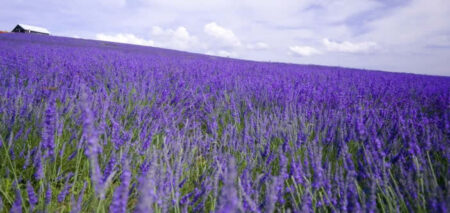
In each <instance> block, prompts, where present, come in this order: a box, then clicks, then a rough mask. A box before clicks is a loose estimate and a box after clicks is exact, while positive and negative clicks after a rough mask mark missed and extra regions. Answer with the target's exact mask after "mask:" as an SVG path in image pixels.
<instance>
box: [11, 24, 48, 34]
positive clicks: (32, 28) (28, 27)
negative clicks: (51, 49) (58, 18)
mask: <svg viewBox="0 0 450 213" xmlns="http://www.w3.org/2000/svg"><path fill="white" fill-rule="evenodd" d="M18 25H19V26H20V27H22V28H23V29H25V30H30V31H35V32H41V33H47V34H50V32H49V31H48V30H47V29H45V28H43V27H36V26H31V25H27V24H18Z"/></svg>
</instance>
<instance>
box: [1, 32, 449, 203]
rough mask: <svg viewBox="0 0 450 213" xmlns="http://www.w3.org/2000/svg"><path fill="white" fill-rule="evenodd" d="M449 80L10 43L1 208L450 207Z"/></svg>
mask: <svg viewBox="0 0 450 213" xmlns="http://www.w3.org/2000/svg"><path fill="white" fill-rule="evenodd" d="M449 107H450V78H448V77H437V76H426V75H413V74H399V73H389V72H380V71H369V70H358V69H348V68H341V67H324V66H314V65H293V64H281V63H261V62H252V61H243V60H235V59H227V58H219V57H212V56H204V55H198V54H191V53H184V52H178V51H173V50H165V49H158V48H151V47H141V46H133V45H125V44H116V43H109V42H100V41H90V40H80V39H69V38H62V37H55V36H51V37H48V36H39V35H23V34H2V35H0V159H2V160H1V161H0V165H1V166H0V175H1V178H0V211H3V212H22V211H25V212H28V211H32V212H211V211H212V212H285V211H286V212H287V211H291V212H447V211H448V208H449V203H450V196H449V195H450V194H449V193H450V192H449V177H450V169H449V160H450V143H449V135H450V109H449Z"/></svg>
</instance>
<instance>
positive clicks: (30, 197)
mask: <svg viewBox="0 0 450 213" xmlns="http://www.w3.org/2000/svg"><path fill="white" fill-rule="evenodd" d="M27 193H28V200H29V202H30V205H31V208H32V209H33V208H34V206H35V205H36V204H37V203H38V198H37V196H36V193H35V192H34V188H33V186H32V185H31V184H30V182H29V181H27Z"/></svg>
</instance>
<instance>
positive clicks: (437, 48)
mask: <svg viewBox="0 0 450 213" xmlns="http://www.w3.org/2000/svg"><path fill="white" fill-rule="evenodd" d="M0 1H1V5H2V6H1V8H0V30H11V29H12V28H13V27H14V26H15V24H17V23H23V24H30V25H36V26H41V27H45V28H47V29H48V30H49V31H50V32H51V33H52V34H54V35H60V36H68V37H80V38H88V39H99V40H109V41H117V42H125V43H134V44H140V45H149V46H157V47H164V48H171V49H178V50H184V51H190V52H197V53H205V54H211V55H220V56H229V57H236V58H244V59H252V60H260V61H280V62H291V63H299V64H321V65H333V66H345V67H356V68H365V69H378V70H386V71H394V72H411V73H421V74H431V75H446V76H450V21H448V20H450V1H448V0H284V1H266V0H217V1H215V0H190V1H188V0H170V1H169V0H77V1H68V0H66V1H60V0H32V1H25V0H0ZM281 2H282V3H281Z"/></svg>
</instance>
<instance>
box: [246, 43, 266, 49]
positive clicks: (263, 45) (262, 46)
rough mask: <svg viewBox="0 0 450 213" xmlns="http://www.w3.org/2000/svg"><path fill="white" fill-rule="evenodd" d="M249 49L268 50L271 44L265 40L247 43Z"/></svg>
mask: <svg viewBox="0 0 450 213" xmlns="http://www.w3.org/2000/svg"><path fill="white" fill-rule="evenodd" d="M247 49H250V50H266V49H269V45H268V44H266V43H264V42H256V43H254V44H247Z"/></svg>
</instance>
